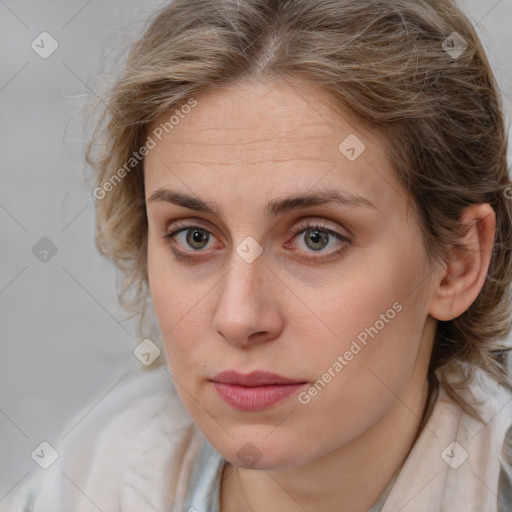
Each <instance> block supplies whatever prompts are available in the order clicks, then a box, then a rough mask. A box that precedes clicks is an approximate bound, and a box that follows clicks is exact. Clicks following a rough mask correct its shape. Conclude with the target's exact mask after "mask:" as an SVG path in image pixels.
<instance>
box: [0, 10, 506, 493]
mask: <svg viewBox="0 0 512 512" xmlns="http://www.w3.org/2000/svg"><path fill="white" fill-rule="evenodd" d="M161 4H162V2H157V1H155V0H144V1H137V2H136V1H134V0H103V1H100V0H71V1H70V0H68V1H64V0H61V1H58V0H47V1H35V0H18V1H15V0H0V41H1V50H0V55H1V66H0V112H1V116H0V134H1V138H0V140H1V148H2V152H1V160H0V161H1V167H0V172H1V188H0V226H1V242H0V261H1V265H0V336H1V338H0V339H1V345H0V349H1V356H0V379H1V380H0V384H1V386H0V501H1V500H2V499H3V497H5V496H6V495H7V494H9V493H10V492H11V490H13V489H14V488H15V487H16V486H17V485H18V484H19V483H21V482H22V481H23V480H24V479H25V478H26V477H27V476H28V475H30V474H32V473H34V472H36V471H43V470H42V469H40V468H39V467H38V466H37V465H36V464H35V462H34V461H33V460H32V458H31V457H30V454H31V452H32V451H33V450H34V448H36V446H38V445H39V443H40V442H41V441H48V442H49V443H50V444H52V445H53V446H55V447H58V445H59V438H60V436H61V434H62V433H63V431H64V429H65V428H66V426H68V425H69V424H70V421H72V419H73V418H76V417H79V416H80V415H81V414H82V413H83V412H87V411H88V410H90V409H91V408H93V407H94V406H95V404H97V403H99V401H100V400H101V399H102V397H103V396H104V395H105V394H106V393H108V392H109V390H111V389H112V388H114V387H115V386H116V385H117V383H119V382H120V381H121V380H122V379H125V378H126V379H129V378H131V376H133V375H136V374H137V373H139V372H141V371H143V366H142V365H141V363H140V362H139V361H138V360H137V359H136V358H135V357H134V356H133V353H132V351H133V349H134V347H135V346H136V344H137V342H139V341H140V340H137V338H136V336H135V329H134V323H133V321H127V320H126V316H127V315H126V314H125V312H124V311H123V310H122V309H121V308H120V307H119V305H118V303H117V297H116V293H115V271H114V269H113V268H112V267H111V266H110V265H109V264H108V263H107V262H106V261H105V260H104V259H103V258H102V257H101V256H100V255H99V254H98V253H97V251H96V248H95V246H94V203H93V201H92V197H91V194H90V192H89V191H88V189H87V187H86V185H85V184H84V182H83V179H84V165H85V164H84V161H83V147H84V130H83V122H82V119H81V118H80V117H77V116H76V112H77V111H78V109H79V107H80V106H81V105H82V104H83V101H84V100H85V98H86V96H87V95H88V94H90V93H91V90H92V89H94V88H95V86H96V80H95V77H96V76H97V73H98V68H99V64H100V61H101V58H102V57H103V56H105V55H107V54H108V52H109V51H110V50H111V49H112V48H117V47H118V45H119V44H121V45H125V44H126V43H127V42H129V39H130V38H133V37H134V34H135V33H136V31H137V29H138V28H140V23H137V20H143V19H144V18H145V17H147V16H148V15H149V14H150V13H151V12H152V10H154V8H155V7H157V6H159V5H161ZM461 5H462V6H463V7H465V8H466V10H467V11H468V13H469V14H470V17H471V19H472V20H473V21H474V24H475V26H476V27H477V29H478V32H479V34H480V35H481V37H482V39H483V42H484V44H485V46H486V48H487V50H488V54H489V57H490V59H491V62H492V64H493V66H494V69H495V71H496V73H497V76H498V79H499V81H500V86H501V88H502V90H503V92H504V93H505V103H506V107H507V110H508V112H509V113H510V112H512V33H511V22H510V20H511V19H512V0H484V1H482V0H469V1H464V2H462V3H461ZM132 22H134V25H132V26H131V29H130V30H129V32H128V33H129V34H130V35H127V33H126V27H127V25H128V24H129V23H132ZM42 32H48V33H49V34H50V35H51V37H52V38H53V39H54V40H55V41H56V42H57V43H58V48H57V50H56V51H55V52H54V53H53V54H51V55H50V56H49V57H47V58H42V56H46V54H47V53H49V52H50V51H51V50H52V44H55V43H53V41H52V40H51V39H50V38H49V36H42V37H38V36H39V35H40V34H41V33H42ZM41 39H43V41H42V42H41ZM33 41H34V48H33V47H31V44H32V42H33ZM45 52H46V53H45ZM41 55H42V56H41ZM44 237H45V238H47V239H49V240H50V241H51V242H48V240H46V239H45V240H43V241H41V239H43V238H44ZM34 247H35V248H34ZM45 251H47V252H45ZM55 251H56V253H55V254H53V253H54V252H55ZM77 415H78V416H77Z"/></svg>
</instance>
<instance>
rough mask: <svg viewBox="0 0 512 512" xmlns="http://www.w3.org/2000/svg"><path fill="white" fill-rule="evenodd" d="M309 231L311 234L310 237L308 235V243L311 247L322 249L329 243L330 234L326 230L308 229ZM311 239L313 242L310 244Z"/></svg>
mask: <svg viewBox="0 0 512 512" xmlns="http://www.w3.org/2000/svg"><path fill="white" fill-rule="evenodd" d="M308 233H310V235H309V236H308V237H306V244H307V245H308V247H310V248H311V249H316V250H318V249H322V248H323V247H324V246H325V245H326V244H327V241H328V240H327V238H328V235H327V233H326V232H324V231H318V230H313V231H308ZM309 241H311V242H312V244H310V243H309ZM319 245H320V247H318V246H319Z"/></svg>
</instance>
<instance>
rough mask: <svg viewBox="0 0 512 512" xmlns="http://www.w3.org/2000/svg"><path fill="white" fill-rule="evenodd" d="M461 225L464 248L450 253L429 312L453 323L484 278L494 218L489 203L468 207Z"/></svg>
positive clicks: (489, 258)
mask: <svg viewBox="0 0 512 512" xmlns="http://www.w3.org/2000/svg"><path fill="white" fill-rule="evenodd" d="M461 223H462V224H463V225H464V226H466V228H465V230H464V233H463V236H462V237H461V239H460V242H461V243H462V244H463V245H464V248H465V249H464V250H460V249H453V250H452V251H451V252H450V255H449V258H448V261H447V262H446V264H445V266H444V269H443V272H442V273H440V274H439V282H438V284H437V287H436V289H435V294H434V298H433V300H432V303H431V306H430V310H429V313H430V315H431V316H433V317H434V318H436V319H437V320H441V321H449V320H453V319H454V318H456V317H458V316H460V315H462V313H464V311H466V310H467V309H468V308H469V307H470V306H471V304H473V302H474V301H475V299H476V298H477V297H478V294H479V293H480V290H481V289H482V287H483V285H484V282H485V279H486V277H487V271H488V269H489V264H490V261H491V256H492V250H493V247H494V236H495V231H496V215H495V213H494V210H493V209H492V207H491V206H490V205H489V204H476V205H472V206H470V207H468V208H467V209H466V210H464V213H463V215H462V217H461Z"/></svg>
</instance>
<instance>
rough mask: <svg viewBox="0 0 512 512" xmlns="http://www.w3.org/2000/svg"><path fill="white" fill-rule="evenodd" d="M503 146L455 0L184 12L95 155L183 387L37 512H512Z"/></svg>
mask: <svg viewBox="0 0 512 512" xmlns="http://www.w3.org/2000/svg"><path fill="white" fill-rule="evenodd" d="M98 143H99V144H98ZM98 145H99V147H100V149H99V150H97V149H96V148H97V146H98ZM506 154H507V138H506V132H505V126H504V120H503V112H502V106H501V101H500V96H499V93H498V90H497V86H496V82H495V79H494V77H493V74H492V71H491V69H490V67H489V63H488V61H487V58H486V56H485V54H484V51H483V49H482V46H481V44H480V42H479V40H478V37H477V36H476V34H475V31H474V29H473V27H472V25H471V23H470V22H469V21H468V19H467V18H466V17H465V16H464V15H463V14H462V12H461V11H460V10H459V9H458V8H457V7H456V6H455V4H454V3H453V2H452V1H451V0H439V1H427V0H417V1H414V2H412V1H406V0H387V1H386V2H382V1H380V0H369V1H367V2H360V1H356V0H326V1H323V2H313V1H311V0H294V1H292V0H290V1H287V0H280V1H277V0H275V1H273V0H246V1H244V0H242V1H234V0H233V1H227V0H211V1H208V2H204V1H199V2H194V1H190V0H177V1H174V2H172V3H169V4H168V5H166V6H165V7H164V8H163V9H162V10H161V11H160V12H159V13H157V15H156V16H155V18H154V19H152V20H151V22H150V24H149V26H148V28H147V30H146V32H145V33H144V35H143V36H142V37H141V38H140V40H138V41H137V42H136V43H135V44H134V45H133V48H132V50H131V52H130V55H129V58H128V61H127V63H126V67H125V69H124V71H123V73H122V74H121V76H120V77H119V79H118V80H117V82H116V83H115V85H114V86H113V87H112V88H111V91H110V95H109V96H108V101H107V102H106V105H105V106H104V111H103V116H102V119H101V120H100V124H99V126H98V129H97V131H96V132H95V134H94V137H93V140H92V141H91V143H90V145H89V150H88V159H89V162H90V163H91V164H92V166H93V168H94V170H95V185H94V197H95V199H96V213H97V244H98V247H99V249H100V251H101V252H102V253H103V254H105V255H107V256H109V257H110V258H111V259H112V260H113V262H114V263H115V264H116V265H117V267H118V268H119V269H120V270H121V271H122V272H123V274H124V282H123V288H122V291H121V300H122V301H123V304H124V305H125V306H126V307H127V308H129V309H131V310H133V311H136V312H138V313H139V314H140V329H141V335H142V334H143V328H144V315H145V312H146V300H147V297H148V296H150V298H151V307H152V309H153V310H154V312H155V314H156V317H157V320H158V327H159V331H160V333H161V340H162V344H163V348H164V350H165V356H166V360H167V365H168V368H169V370H170V373H171V374H172V381H173V382H174V385H175V386H172V385H171V380H170V377H169V375H168V374H166V373H165V372H156V373H154V375H152V376H151V374H150V375H147V376H146V375H145V376H144V378H143V379H142V380H141V381H140V382H137V383H136V384H135V385H132V387H127V388H126V389H125V390H124V391H123V392H120V393H119V394H118V395H115V397H114V396H113V397H111V398H110V399H109V400H110V402H109V401H107V402H106V403H105V404H103V408H104V411H105V412H103V413H101V414H100V413H96V418H97V419H96V424H100V425H101V429H100V436H99V439H94V440H91V439H90V437H91V436H90V435H89V438H88V439H86V438H85V437H83V436H86V435H87V434H86V433H84V434H76V435H75V436H74V438H73V440H72V441H70V442H69V444H68V448H66V449H63V450H61V454H62V457H61V459H62V460H63V462H62V464H63V465H62V466H60V467H59V468H60V470H59V472H54V473H53V474H52V477H49V476H48V477H47V478H46V479H45V480H42V482H41V484H39V489H40V490H38V489H37V488H36V490H35V491H34V492H32V493H31V494H30V497H26V498H25V505H24V507H25V508H24V509H23V510H34V511H36V512H41V511H49V510H52V511H55V510H75V511H76V510H80V511H85V510H101V511H103V512H107V511H114V510H115V511H118V510H122V511H123V512H126V511H139V512H140V511H146V510H148V511H169V510H174V511H187V510H188V511H190V512H193V511H197V512H234V511H237V512H238V511H241V510H243V511H254V512H260V511H265V512H273V511H277V510H279V511H282V510H286V511H290V512H294V511H303V510H308V511H313V510H314V511H334V510H336V511H338V510H342V511H358V512H359V511H371V512H375V511H378V510H382V511H383V512H396V511H398V510H401V511H414V512H419V511H421V512H427V511H428V512H437V511H441V510H442V511H450V512H453V511H459V510H460V511H464V512H482V511H485V512H487V511H489V512H490V511H499V512H503V511H505V510H512V497H511V492H510V489H511V487H510V486H511V477H512V467H511V453H510V443H511V439H512V430H511V426H512V401H511V398H512V395H511V390H510V375H509V374H508V372H507V363H506V361H507V360H506V355H507V351H508V350H510V347H509V346H508V345H507V344H506V342H505V339H506V337H507V334H508V333H509V331H510V327H511V300H510V299H511V298H510V289H509V286H510V281H511V274H512V272H511V271H512V256H511V251H512V203H511V201H510V197H509V196H510V194H509V192H510V190H512V189H511V188H510V185H511V184H510V180H509V176H508V169H507V159H506ZM130 293H132V294H131V295H130ZM145 343H146V342H145ZM147 346H150V345H147ZM145 353H146V354H150V352H145ZM150 355H151V354H150ZM147 357H148V358H149V357H150V356H147ZM139 385H140V386H141V388H139V387H138V386H139ZM178 397H179V400H178ZM114 403H115V404H117V405H116V407H117V408H118V409H119V408H121V406H120V405H119V404H123V406H122V408H121V410H118V411H117V412H112V411H110V405H111V404H114ZM109 404H110V405H109ZM107 419H108V421H107ZM104 422H107V423H106V424H104ZM91 428H92V427H91ZM96 428H99V427H96ZM91 431H92V430H89V432H91ZM84 432H87V430H86V429H85V430H84Z"/></svg>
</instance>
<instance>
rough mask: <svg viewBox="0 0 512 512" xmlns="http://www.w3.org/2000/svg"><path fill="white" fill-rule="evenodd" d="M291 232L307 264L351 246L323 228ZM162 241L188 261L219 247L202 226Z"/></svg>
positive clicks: (298, 228) (310, 226)
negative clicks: (207, 250) (200, 253)
mask: <svg viewBox="0 0 512 512" xmlns="http://www.w3.org/2000/svg"><path fill="white" fill-rule="evenodd" d="M292 231H293V238H294V239H295V238H297V239H299V241H300V242H301V243H302V248H300V250H299V252H304V253H305V254H304V255H299V257H300V258H302V259H305V260H308V261H324V260H326V259H327V258H331V257H334V256H335V255H338V254H340V253H341V252H342V251H343V250H344V249H345V248H346V246H347V245H348V244H349V243H350V240H349V239H348V238H347V237H346V236H344V235H342V234H340V233H338V232H337V231H334V230H332V229H329V228H326V227H325V225H323V224H315V223H313V224H309V223H306V224H304V225H299V226H296V227H295V228H294V229H293V230H292ZM301 235H302V236H301ZM165 238H166V239H167V240H168V241H169V243H171V244H172V245H171V248H172V251H173V253H174V254H175V256H176V257H177V258H178V259H181V260H187V261H191V260H193V259H196V260H197V259H198V258H199V257H201V256H194V255H193V253H194V252H195V253H197V252H204V251H203V249H208V248H212V246H213V247H215V246H218V247H221V246H222V242H219V241H217V242H216V243H215V240H216V238H215V237H214V236H213V235H212V233H211V232H210V231H208V230H207V229H204V228H202V227H201V226H182V227H179V228H177V229H175V230H173V231H171V232H170V233H167V234H166V235H165ZM175 240H176V241H177V243H176V242H175ZM333 241H337V242H338V244H333V243H332V242H333ZM175 245H177V246H178V247H187V246H188V247H189V248H191V249H192V251H190V250H183V249H176V248H175V247H174V246H175ZM299 245H300V244H299ZM330 245H335V247H334V248H333V250H331V251H326V250H325V249H326V248H329V246H330ZM284 247H285V248H286V249H292V250H293V251H296V250H297V249H296V248H294V247H293V246H292V244H291V243H290V242H286V244H285V245H284ZM307 253H309V254H307ZM314 253H316V254H314Z"/></svg>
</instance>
